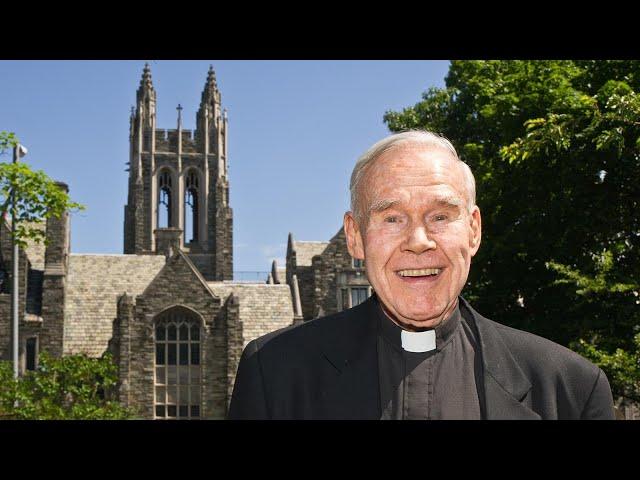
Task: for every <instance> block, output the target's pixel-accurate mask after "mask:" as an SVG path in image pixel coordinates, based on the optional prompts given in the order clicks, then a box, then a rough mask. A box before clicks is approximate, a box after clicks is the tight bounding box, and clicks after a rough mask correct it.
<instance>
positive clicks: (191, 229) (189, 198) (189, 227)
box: [184, 170, 199, 243]
mask: <svg viewBox="0 0 640 480" xmlns="http://www.w3.org/2000/svg"><path fill="white" fill-rule="evenodd" d="M198 192H199V185H198V174H197V172H196V171H195V170H189V172H188V173H187V176H186V178H185V189H184V235H185V240H186V241H185V243H189V242H197V241H198V213H199V210H198V208H199V205H198V200H199V198H198V196H199V195H198ZM187 239H188V240H187Z"/></svg>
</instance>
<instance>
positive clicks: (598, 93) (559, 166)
mask: <svg viewBox="0 0 640 480" xmlns="http://www.w3.org/2000/svg"><path fill="white" fill-rule="evenodd" d="M445 85H446V87H445V88H442V89H438V88H431V89H430V90H428V91H427V92H425V93H424V94H423V98H422V101H420V102H419V103H417V104H416V105H414V106H412V107H408V108H405V109H404V110H403V111H401V112H392V111H390V112H387V113H386V114H385V116H384V120H385V122H386V123H387V125H388V127H389V128H390V129H391V130H392V131H401V130H405V129H411V128H426V129H429V130H433V131H436V132H439V133H442V134H444V135H445V136H446V137H447V138H449V139H450V140H451V141H452V142H453V143H454V145H456V147H457V148H458V151H459V154H460V157H461V158H462V159H463V160H465V161H466V162H467V163H468V164H469V165H470V166H471V168H472V170H473V172H474V174H475V177H476V181H477V192H478V205H479V206H480V209H481V211H482V215H483V238H482V246H481V248H480V250H479V252H478V254H477V256H476V257H475V259H474V265H473V266H472V268H471V273H470V276H469V282H468V285H467V286H466V288H465V291H464V295H465V296H466V297H467V298H468V299H469V300H471V301H472V302H473V303H474V304H475V305H477V307H478V309H479V310H480V311H481V312H484V313H486V314H487V315H488V316H493V317H494V318H496V319H498V320H499V321H500V322H502V323H505V324H508V325H511V326H514V327H516V328H521V329H524V330H528V331H531V332H534V333H537V334H539V335H542V336H545V337H547V338H550V339H552V340H554V341H556V342H558V343H561V344H563V345H566V346H570V347H572V348H574V349H575V350H577V351H579V352H580V353H582V354H583V355H585V356H587V358H590V359H591V360H592V361H594V362H595V363H597V364H598V365H600V366H601V367H602V368H603V369H604V370H605V372H606V373H607V374H608V376H609V378H610V380H611V381H612V388H613V390H614V394H616V395H629V394H630V392H633V391H634V390H633V389H634V388H637V385H638V382H639V380H640V377H639V376H638V375H639V373H638V372H639V369H638V368H637V367H638V366H637V361H638V344H637V342H636V341H635V340H634V338H637V337H635V335H636V334H637V333H638V332H639V331H640V313H639V311H640V307H639V303H640V302H639V301H638V292H639V291H640V286H639V284H638V282H639V278H640V275H639V273H640V268H639V266H640V256H639V247H640V225H639V223H640V215H638V206H639V205H638V202H639V201H640V156H639V155H640V96H639V94H638V92H639V91H640V62H637V61H516V60H510V61H454V62H452V63H451V66H450V69H449V72H448V74H447V77H446V80H445ZM619 352H622V353H619ZM616 355H617V356H616ZM612 359H618V360H619V361H618V360H616V361H614V360H612ZM634 362H636V363H635V364H634ZM614 364H615V365H616V366H615V367H614V366H613V365H614ZM631 365H636V366H635V367H633V368H631ZM634 368H635V370H634ZM622 371H624V372H626V373H625V374H621V373H620V372H622ZM616 372H617V373H616ZM634 382H635V384H634ZM634 385H635V387H634Z"/></svg>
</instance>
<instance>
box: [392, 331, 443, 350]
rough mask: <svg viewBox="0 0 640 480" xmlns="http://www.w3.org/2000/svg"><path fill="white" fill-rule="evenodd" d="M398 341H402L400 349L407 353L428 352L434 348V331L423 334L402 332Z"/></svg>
mask: <svg viewBox="0 0 640 480" xmlns="http://www.w3.org/2000/svg"><path fill="white" fill-rule="evenodd" d="M400 339H401V340H402V349H403V350H406V351H407V352H415V353H418V352H428V351H430V350H435V348H436V331H435V330H433V329H432V330H426V331H424V332H409V331H407V330H402V331H401V332H400Z"/></svg>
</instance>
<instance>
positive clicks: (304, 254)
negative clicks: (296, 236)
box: [294, 240, 329, 267]
mask: <svg viewBox="0 0 640 480" xmlns="http://www.w3.org/2000/svg"><path fill="white" fill-rule="evenodd" d="M328 245H329V242H311V241H307V242H300V241H297V240H296V241H295V242H294V249H295V251H296V264H297V266H299V267H309V266H311V263H312V262H311V260H312V259H313V257H314V256H316V255H320V254H322V252H324V250H325V248H327V246H328Z"/></svg>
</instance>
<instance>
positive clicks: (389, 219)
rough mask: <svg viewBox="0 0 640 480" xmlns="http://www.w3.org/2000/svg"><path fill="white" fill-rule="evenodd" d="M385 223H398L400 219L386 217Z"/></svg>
mask: <svg viewBox="0 0 640 480" xmlns="http://www.w3.org/2000/svg"><path fill="white" fill-rule="evenodd" d="M384 221H385V222H387V223H398V217H386V218H385V219H384Z"/></svg>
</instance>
